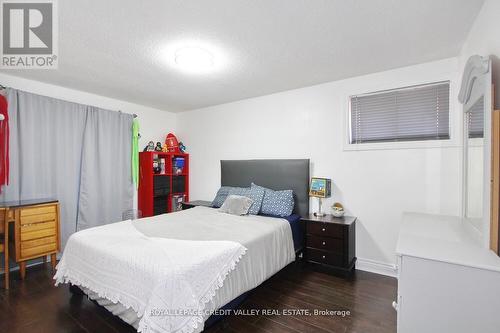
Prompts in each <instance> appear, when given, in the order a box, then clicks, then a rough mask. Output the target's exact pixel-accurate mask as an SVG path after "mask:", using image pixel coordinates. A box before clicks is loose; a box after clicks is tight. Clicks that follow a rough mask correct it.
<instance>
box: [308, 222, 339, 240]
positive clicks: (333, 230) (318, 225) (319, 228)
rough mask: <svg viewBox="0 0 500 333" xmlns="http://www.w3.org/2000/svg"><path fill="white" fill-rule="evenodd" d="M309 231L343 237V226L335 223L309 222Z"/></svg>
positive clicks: (314, 233) (315, 233)
mask: <svg viewBox="0 0 500 333" xmlns="http://www.w3.org/2000/svg"><path fill="white" fill-rule="evenodd" d="M307 233H308V234H313V235H319V236H326V237H334V238H342V237H343V229H342V226H340V225H337V224H333V223H323V222H308V223H307Z"/></svg>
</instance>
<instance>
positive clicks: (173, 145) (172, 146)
mask: <svg viewBox="0 0 500 333" xmlns="http://www.w3.org/2000/svg"><path fill="white" fill-rule="evenodd" d="M165 144H166V145H167V150H168V152H169V153H178V152H179V141H177V138H176V137H175V135H173V134H172V133H168V134H167V138H166V139H165Z"/></svg>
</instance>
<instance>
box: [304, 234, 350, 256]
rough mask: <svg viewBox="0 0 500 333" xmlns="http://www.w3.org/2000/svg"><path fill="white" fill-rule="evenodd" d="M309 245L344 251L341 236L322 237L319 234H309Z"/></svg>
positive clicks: (322, 248)
mask: <svg viewBox="0 0 500 333" xmlns="http://www.w3.org/2000/svg"><path fill="white" fill-rule="evenodd" d="M307 247H311V248H315V249H319V250H324V251H333V252H337V253H339V254H342V253H343V249H344V242H343V241H342V239H339V238H331V237H322V236H317V235H307Z"/></svg>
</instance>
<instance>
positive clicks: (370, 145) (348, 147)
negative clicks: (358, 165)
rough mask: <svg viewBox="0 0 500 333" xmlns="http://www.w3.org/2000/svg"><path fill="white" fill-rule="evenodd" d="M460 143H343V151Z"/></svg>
mask: <svg viewBox="0 0 500 333" xmlns="http://www.w3.org/2000/svg"><path fill="white" fill-rule="evenodd" d="M459 147H461V145H460V144H458V143H457V142H455V140H426V141H402V142H374V143H357V144H355V143H354V144H353V143H344V147H343V151H367V150H398V149H435V148H459Z"/></svg>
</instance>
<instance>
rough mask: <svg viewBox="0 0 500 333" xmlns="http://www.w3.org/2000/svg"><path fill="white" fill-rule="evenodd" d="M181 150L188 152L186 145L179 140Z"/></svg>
mask: <svg viewBox="0 0 500 333" xmlns="http://www.w3.org/2000/svg"><path fill="white" fill-rule="evenodd" d="M179 150H180V151H181V153H185V152H186V146H185V145H184V144H183V143H182V141H181V142H179Z"/></svg>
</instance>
